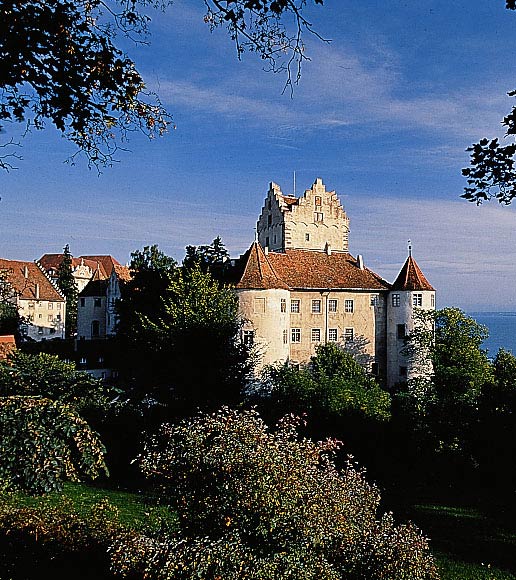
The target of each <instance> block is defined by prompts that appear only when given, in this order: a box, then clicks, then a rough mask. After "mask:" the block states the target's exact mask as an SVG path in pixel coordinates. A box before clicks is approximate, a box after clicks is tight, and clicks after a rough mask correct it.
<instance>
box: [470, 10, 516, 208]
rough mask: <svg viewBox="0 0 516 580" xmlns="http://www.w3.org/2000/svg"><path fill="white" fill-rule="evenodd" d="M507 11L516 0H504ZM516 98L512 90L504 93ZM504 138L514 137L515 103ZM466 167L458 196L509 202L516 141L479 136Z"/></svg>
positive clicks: (515, 193) (515, 178) (515, 183)
mask: <svg viewBox="0 0 516 580" xmlns="http://www.w3.org/2000/svg"><path fill="white" fill-rule="evenodd" d="M506 8H507V9H508V10H516V0H506ZM508 95H509V97H516V90H513V91H510V92H509V93H508ZM502 125H503V126H504V127H505V129H506V132H505V136H506V137H512V138H513V139H514V138H515V136H516V106H515V107H513V108H512V110H511V112H510V113H509V114H508V115H507V116H506V117H504V119H503V121H502ZM467 151H468V152H469V153H470V166H469V167H466V168H464V169H463V170H462V175H464V176H465V177H466V178H467V182H468V186H467V187H465V188H464V193H463V195H462V196H461V197H463V198H465V199H467V200H468V201H472V202H474V203H476V204H477V205H480V204H481V203H482V202H483V201H488V200H489V199H492V198H495V199H497V200H498V201H499V202H500V203H503V204H506V205H508V204H510V203H511V202H512V200H513V199H514V197H516V170H515V167H514V163H515V161H516V157H515V156H516V143H514V142H512V143H509V144H508V145H501V144H500V142H499V141H498V139H481V140H480V141H479V142H478V143H474V144H473V145H471V147H468V149H467Z"/></svg>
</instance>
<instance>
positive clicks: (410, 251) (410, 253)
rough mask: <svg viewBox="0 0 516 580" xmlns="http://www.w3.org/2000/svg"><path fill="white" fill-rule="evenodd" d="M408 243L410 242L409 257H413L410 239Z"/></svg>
mask: <svg viewBox="0 0 516 580" xmlns="http://www.w3.org/2000/svg"><path fill="white" fill-rule="evenodd" d="M407 243H408V255H409V258H411V257H412V243H411V241H410V240H408V242H407Z"/></svg>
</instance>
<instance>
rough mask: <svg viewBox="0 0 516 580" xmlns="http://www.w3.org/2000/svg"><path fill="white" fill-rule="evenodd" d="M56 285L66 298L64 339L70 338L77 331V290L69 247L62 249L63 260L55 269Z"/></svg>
mask: <svg viewBox="0 0 516 580" xmlns="http://www.w3.org/2000/svg"><path fill="white" fill-rule="evenodd" d="M57 285H58V287H59V289H60V290H61V292H62V293H63V294H64V296H65V298H66V320H65V332H66V337H67V338H70V337H72V336H74V335H75V333H76V331H77V296H78V294H79V290H78V288H77V284H76V282H75V278H74V277H73V270H72V254H71V253H70V246H69V245H68V244H66V246H65V247H64V253H63V259H62V261H61V263H60V264H59V266H58V268H57Z"/></svg>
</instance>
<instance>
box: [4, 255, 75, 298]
mask: <svg viewBox="0 0 516 580" xmlns="http://www.w3.org/2000/svg"><path fill="white" fill-rule="evenodd" d="M1 271H4V272H6V274H7V281H8V282H9V284H10V286H11V287H12V288H13V290H14V291H15V292H16V294H17V295H18V297H19V298H21V299H22V300H49V301H51V302H64V301H65V299H64V297H63V296H62V295H61V294H60V292H59V290H58V289H57V288H56V287H55V286H54V285H53V284H52V282H51V281H50V280H49V279H48V278H47V276H46V275H45V273H44V272H43V270H42V269H41V268H40V267H39V266H38V265H37V264H35V263H34V262H24V261H21V260H4V259H3V258H0V272H1ZM36 286H37V288H38V289H39V298H37V297H36V294H37V290H36Z"/></svg>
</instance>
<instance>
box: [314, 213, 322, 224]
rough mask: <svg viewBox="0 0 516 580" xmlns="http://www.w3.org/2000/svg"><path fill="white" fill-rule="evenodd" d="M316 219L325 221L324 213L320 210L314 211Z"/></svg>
mask: <svg viewBox="0 0 516 580" xmlns="http://www.w3.org/2000/svg"><path fill="white" fill-rule="evenodd" d="M314 221H316V222H323V221H324V214H323V213H322V212H320V211H316V212H315V213H314Z"/></svg>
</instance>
